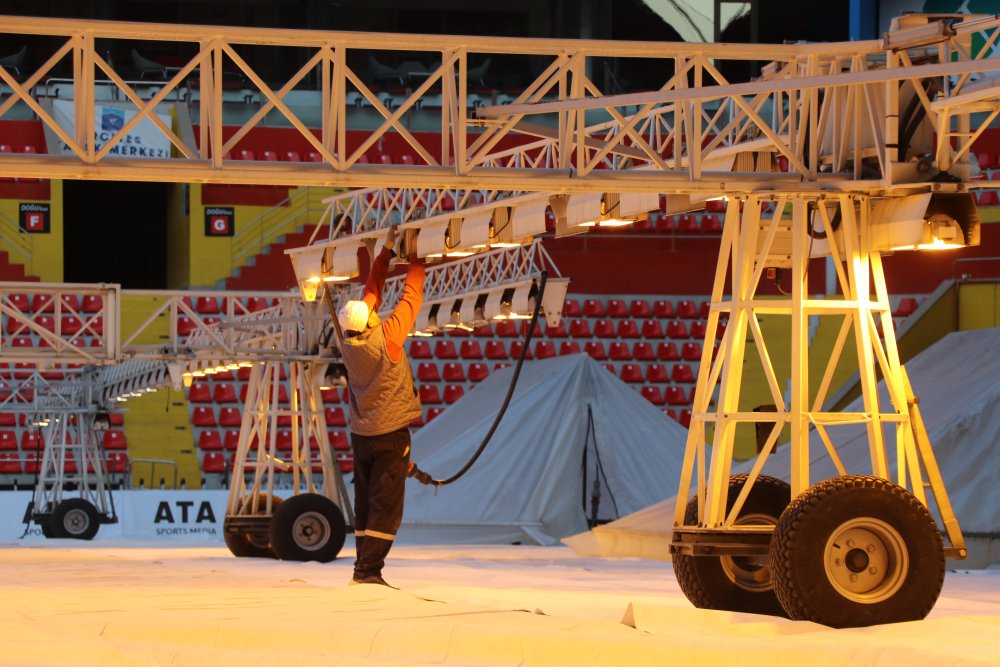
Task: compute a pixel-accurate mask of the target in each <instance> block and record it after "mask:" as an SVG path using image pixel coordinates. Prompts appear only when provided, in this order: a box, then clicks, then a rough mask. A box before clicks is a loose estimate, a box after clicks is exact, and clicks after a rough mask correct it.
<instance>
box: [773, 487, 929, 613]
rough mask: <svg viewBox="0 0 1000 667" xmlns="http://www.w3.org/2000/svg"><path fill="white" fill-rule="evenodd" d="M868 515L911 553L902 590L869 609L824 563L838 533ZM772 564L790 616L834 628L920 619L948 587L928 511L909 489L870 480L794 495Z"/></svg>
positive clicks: (775, 542)
mask: <svg viewBox="0 0 1000 667" xmlns="http://www.w3.org/2000/svg"><path fill="white" fill-rule="evenodd" d="M864 517H870V518H875V519H880V520H881V521H884V522H885V523H887V524H888V525H889V526H890V527H892V528H893V529H895V530H896V531H897V532H898V533H899V536H900V537H901V538H902V542H903V545H904V546H905V549H906V551H907V553H908V556H909V558H908V560H909V567H908V571H907V573H906V576H905V579H904V580H903V583H902V586H901V587H900V588H899V590H898V591H896V592H895V593H893V594H892V596H891V597H889V598H888V599H886V600H883V601H881V602H876V603H871V604H866V603H862V602H857V601H854V600H850V599H848V598H846V597H845V596H844V595H842V594H841V593H840V592H838V591H837V590H836V589H835V588H834V586H833V585H832V584H831V583H830V580H829V577H828V576H827V574H826V570H825V567H824V563H823V558H824V556H823V552H824V550H825V548H826V544H827V540H828V539H829V538H830V536H831V535H832V534H833V533H834V531H836V530H837V529H838V528H839V527H840V526H841V525H843V524H844V522H846V521H849V520H851V519H855V518H864ZM769 561H770V564H771V573H772V579H773V581H774V587H775V592H776V593H777V596H778V599H779V600H780V601H781V605H782V607H784V608H785V610H786V611H787V612H788V615H789V617H790V618H793V619H795V620H803V621H813V622H816V623H822V624H823V625H828V626H830V627H833V628H853V627H864V626H869V625H876V624H881V623H898V622H901V621H917V620H920V619H922V618H924V617H925V616H927V614H928V613H930V610H931V609H932V608H933V607H934V603H935V602H936V601H937V599H938V596H939V595H940V593H941V586H942V585H943V584H944V568H945V562H944V546H943V543H942V540H941V533H940V531H939V530H938V527H937V524H936V523H935V522H934V519H933V518H932V517H931V514H930V512H929V511H928V510H927V507H926V506H924V504H923V503H921V502H920V501H919V500H917V498H916V497H915V496H914V495H913V494H911V493H910V492H909V491H907V490H906V489H904V488H903V487H901V486H898V485H896V484H893V483H892V482H889V481H887V480H884V479H881V478H878V477H870V476H867V475H850V476H845V477H835V478H833V479H828V480H825V481H823V482H820V483H819V484H816V485H814V486H813V487H811V488H809V489H808V490H807V491H806V492H805V493H803V494H802V495H800V496H799V497H798V498H796V499H795V500H794V501H793V502H792V503H791V505H789V506H788V509H787V510H785V513H784V514H783V515H782V516H781V519H780V520H779V521H778V526H777V528H776V529H775V533H774V537H773V539H772V540H771V551H770V554H769Z"/></svg>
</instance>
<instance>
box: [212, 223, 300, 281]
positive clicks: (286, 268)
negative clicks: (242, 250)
mask: <svg viewBox="0 0 1000 667" xmlns="http://www.w3.org/2000/svg"><path fill="white" fill-rule="evenodd" d="M313 229H314V226H313V225H308V226H307V227H306V228H305V229H304V230H303V231H301V232H295V233H293V234H286V235H285V236H284V237H283V238H282V240H281V241H280V242H278V243H273V244H271V245H270V246H268V247H267V248H266V249H265V250H264V252H261V253H260V254H258V255H257V256H255V257H254V258H253V260H251V263H249V264H247V265H246V266H243V267H241V268H239V269H237V270H236V274H235V275H234V276H232V277H230V278H226V280H225V288H226V289H230V290H271V291H273V290H279V291H280V290H285V289H290V288H293V287H295V272H294V271H292V262H291V260H290V259H288V256H287V255H286V254H285V250H287V249H288V248H299V247H301V246H304V245H306V244H307V243H308V242H309V237H310V236H311V235H312V232H313Z"/></svg>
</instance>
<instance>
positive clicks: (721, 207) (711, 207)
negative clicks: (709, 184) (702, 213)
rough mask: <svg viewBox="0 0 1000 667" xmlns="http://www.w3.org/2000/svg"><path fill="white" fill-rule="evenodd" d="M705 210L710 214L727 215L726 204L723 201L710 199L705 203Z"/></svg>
mask: <svg viewBox="0 0 1000 667" xmlns="http://www.w3.org/2000/svg"><path fill="white" fill-rule="evenodd" d="M705 210H706V211H708V212H709V213H725V212H726V202H725V200H723V199H709V200H708V201H706V202H705Z"/></svg>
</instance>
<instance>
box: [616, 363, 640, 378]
mask: <svg viewBox="0 0 1000 667" xmlns="http://www.w3.org/2000/svg"><path fill="white" fill-rule="evenodd" d="M621 378H622V381H623V382H642V367H641V366H639V364H624V365H623V366H622V374H621Z"/></svg>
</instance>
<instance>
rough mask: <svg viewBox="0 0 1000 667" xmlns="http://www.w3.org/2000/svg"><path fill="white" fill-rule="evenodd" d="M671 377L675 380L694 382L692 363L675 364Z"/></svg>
mask: <svg viewBox="0 0 1000 667" xmlns="http://www.w3.org/2000/svg"><path fill="white" fill-rule="evenodd" d="M670 379H671V380H673V381H674V382H694V380H695V377H694V371H692V370H691V365H690V364H674V367H673V369H672V370H671V372H670Z"/></svg>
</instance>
